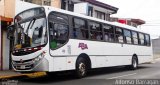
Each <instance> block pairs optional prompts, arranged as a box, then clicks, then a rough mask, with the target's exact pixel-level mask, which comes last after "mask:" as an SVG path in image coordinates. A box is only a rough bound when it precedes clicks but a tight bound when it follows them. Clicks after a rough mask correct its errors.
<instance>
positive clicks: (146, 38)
mask: <svg viewBox="0 0 160 85" xmlns="http://www.w3.org/2000/svg"><path fill="white" fill-rule="evenodd" d="M145 45H146V46H150V45H151V43H150V36H149V35H147V34H145Z"/></svg>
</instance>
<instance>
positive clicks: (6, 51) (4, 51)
mask: <svg viewBox="0 0 160 85" xmlns="http://www.w3.org/2000/svg"><path fill="white" fill-rule="evenodd" d="M3 29H6V28H3ZM2 41H3V42H2V46H3V48H2V57H3V70H8V69H9V62H10V61H9V60H10V57H9V56H10V55H9V48H10V47H9V46H10V44H9V40H8V39H7V30H3V31H2Z"/></svg>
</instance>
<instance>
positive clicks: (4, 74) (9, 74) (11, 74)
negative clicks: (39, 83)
mask: <svg viewBox="0 0 160 85" xmlns="http://www.w3.org/2000/svg"><path fill="white" fill-rule="evenodd" d="M45 75H46V72H34V73H25V74H22V73H19V72H15V71H13V70H7V71H0V80H1V79H9V78H17V77H29V78H36V77H41V76H45Z"/></svg>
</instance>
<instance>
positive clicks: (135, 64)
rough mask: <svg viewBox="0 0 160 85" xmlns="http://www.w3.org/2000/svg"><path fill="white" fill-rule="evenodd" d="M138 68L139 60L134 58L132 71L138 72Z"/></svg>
mask: <svg viewBox="0 0 160 85" xmlns="http://www.w3.org/2000/svg"><path fill="white" fill-rule="evenodd" d="M137 68H138V59H137V57H135V56H133V58H132V64H131V65H130V69H131V70H136V69H137Z"/></svg>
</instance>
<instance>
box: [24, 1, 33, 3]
mask: <svg viewBox="0 0 160 85" xmlns="http://www.w3.org/2000/svg"><path fill="white" fill-rule="evenodd" d="M23 1H25V2H29V3H32V2H33V0H23Z"/></svg>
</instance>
